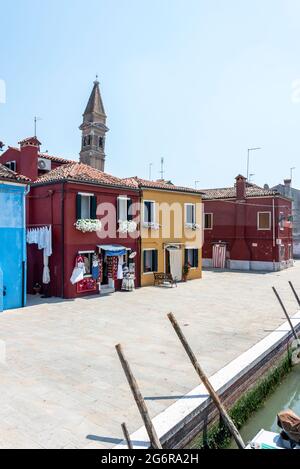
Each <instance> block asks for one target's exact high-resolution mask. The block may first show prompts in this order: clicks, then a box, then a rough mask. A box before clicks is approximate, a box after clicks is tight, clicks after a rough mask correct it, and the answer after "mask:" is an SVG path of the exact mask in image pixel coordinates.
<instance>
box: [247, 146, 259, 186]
mask: <svg viewBox="0 0 300 469" xmlns="http://www.w3.org/2000/svg"><path fill="white" fill-rule="evenodd" d="M256 150H261V148H260V147H255V148H248V158H247V181H249V169H250V151H256Z"/></svg>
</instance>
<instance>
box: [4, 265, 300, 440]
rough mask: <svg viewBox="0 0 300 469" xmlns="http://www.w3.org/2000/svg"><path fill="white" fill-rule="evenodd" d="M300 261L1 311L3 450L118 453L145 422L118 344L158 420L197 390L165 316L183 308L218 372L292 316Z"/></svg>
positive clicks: (194, 341)
mask: <svg viewBox="0 0 300 469" xmlns="http://www.w3.org/2000/svg"><path fill="white" fill-rule="evenodd" d="M299 274H300V262H298V263H296V265H295V267H294V268H292V269H289V270H287V271H283V272H280V273H268V274H263V273H262V274H256V273H240V272H212V271H208V272H204V273H203V279H202V280H194V281H190V282H188V283H186V284H179V285H178V288H174V289H169V288H155V287H147V288H142V289H140V290H137V291H136V292H133V293H122V292H119V293H115V294H113V295H111V296H107V297H102V298H99V297H93V298H89V299H78V300H75V301H62V300H59V299H50V300H49V301H48V303H47V304H38V302H37V301H36V300H35V299H33V298H31V299H30V303H31V306H29V307H27V308H25V309H23V310H15V311H7V312H5V313H3V314H2V315H0V339H1V340H3V341H5V343H6V364H0V403H1V406H0V447H2V448H85V447H95V448H99V449H101V448H104V447H112V446H114V445H115V444H117V443H118V442H119V441H120V440H121V439H122V432H121V427H120V425H121V423H122V422H123V421H126V423H127V425H128V428H129V431H130V433H132V432H134V431H135V430H137V429H138V428H139V427H140V426H141V425H142V422H141V419H140V416H139V414H138V412H137V410H136V407H135V403H134V401H133V398H132V396H131V393H130V390H129V387H128V384H127V381H126V379H125V376H124V374H123V371H122V369H121V365H120V363H119V361H118V358H117V355H116V352H115V349H114V346H115V344H116V343H118V342H121V343H122V345H123V348H124V351H125V353H126V356H127V358H128V359H129V362H130V364H131V366H132V369H133V371H134V373H135V375H136V378H137V379H138V382H139V384H140V387H141V390H142V392H143V395H144V396H145V397H146V400H147V404H148V406H149V409H150V412H151V415H152V416H155V415H157V414H158V413H159V412H161V411H162V410H164V409H165V408H166V407H167V406H169V405H170V404H172V403H173V402H174V400H176V399H178V398H179V397H180V396H182V395H184V394H186V393H187V392H189V391H190V390H191V389H192V388H194V387H195V386H197V385H198V384H199V383H198V379H197V376H196V375H195V372H194V370H193V369H192V367H191V365H190V363H189V361H188V359H187V357H186V356H185V353H184V351H183V349H182V346H181V344H180V343H179V341H178V339H177V337H176V336H175V333H174V331H173V329H172V327H171V325H170V324H169V322H168V320H167V318H166V314H167V313H168V312H170V311H172V312H174V313H175V315H176V317H177V319H178V321H179V322H180V324H181V325H182V326H183V328H184V332H185V334H186V336H187V337H188V339H189V341H190V343H191V345H192V347H193V348H194V350H195V352H196V353H197V356H198V357H199V360H200V363H201V364H202V366H203V368H204V369H205V370H206V371H207V372H208V374H212V373H214V372H216V371H217V370H218V369H220V368H221V367H223V366H224V365H225V364H227V363H228V362H230V361H231V360H232V359H234V358H236V357H237V356H238V355H239V354H240V353H242V352H244V351H245V350H247V349H248V348H250V347H251V346H252V345H253V344H254V343H256V342H258V341H259V340H260V339H262V338H263V337H264V336H266V335H267V334H268V333H270V332H271V331H272V330H274V329H275V328H276V327H278V326H279V325H280V324H282V323H283V322H284V320H285V318H284V316H283V313H282V312H281V309H280V306H279V305H278V304H277V300H276V299H275V297H274V294H273V292H272V290H271V286H272V285H275V286H277V287H278V289H279V291H280V292H281V293H282V296H283V298H284V300H285V302H286V305H287V307H288V309H289V311H290V312H291V313H295V312H296V310H297V304H296V302H295V299H294V297H293V296H292V293H291V290H290V288H289V286H288V280H292V281H293V282H294V285H295V287H296V288H297V290H298V292H299V293H300V275H299Z"/></svg>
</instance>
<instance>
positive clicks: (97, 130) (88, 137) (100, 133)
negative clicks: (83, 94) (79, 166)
mask: <svg viewBox="0 0 300 469" xmlns="http://www.w3.org/2000/svg"><path fill="white" fill-rule="evenodd" d="M97 78H98V77H96V80H95V81H94V86H93V90H92V93H91V96H90V99H89V101H88V103H87V106H86V109H85V111H84V114H83V123H82V124H81V126H80V127H79V129H80V130H81V131H82V140H81V151H80V162H81V163H84V164H87V165H89V166H92V167H93V168H96V169H100V170H101V171H104V166H105V135H106V132H108V130H109V129H108V128H107V127H106V114H105V111H104V106H103V102H102V98H101V93H100V88H99V81H98V79H97Z"/></svg>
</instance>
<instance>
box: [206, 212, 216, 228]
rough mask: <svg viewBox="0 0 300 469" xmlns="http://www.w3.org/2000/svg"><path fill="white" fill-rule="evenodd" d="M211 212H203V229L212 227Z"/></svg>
mask: <svg viewBox="0 0 300 469" xmlns="http://www.w3.org/2000/svg"><path fill="white" fill-rule="evenodd" d="M213 217H214V216H213V213H205V214H204V229H205V230H212V229H213Z"/></svg>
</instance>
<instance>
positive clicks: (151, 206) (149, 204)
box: [144, 200, 155, 223]
mask: <svg viewBox="0 0 300 469" xmlns="http://www.w3.org/2000/svg"><path fill="white" fill-rule="evenodd" d="M144 223H155V202H154V201H152V200H145V201H144Z"/></svg>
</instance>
